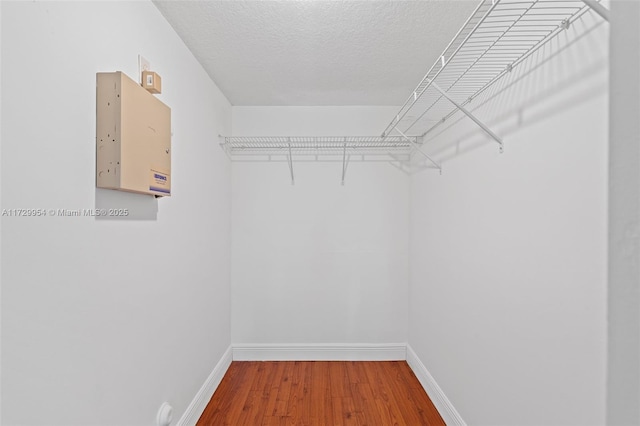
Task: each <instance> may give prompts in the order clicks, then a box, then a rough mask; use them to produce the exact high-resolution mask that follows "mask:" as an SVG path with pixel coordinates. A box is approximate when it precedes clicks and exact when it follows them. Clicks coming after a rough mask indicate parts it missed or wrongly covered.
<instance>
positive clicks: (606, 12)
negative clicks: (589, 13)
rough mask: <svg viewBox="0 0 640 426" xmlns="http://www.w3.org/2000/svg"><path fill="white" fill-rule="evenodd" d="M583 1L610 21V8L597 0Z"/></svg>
mask: <svg viewBox="0 0 640 426" xmlns="http://www.w3.org/2000/svg"><path fill="white" fill-rule="evenodd" d="M582 2H583V3H584V4H586V5H587V6H589V7H590V8H591V10H593V11H594V12H595V13H597V14H598V15H600V16H601V17H602V18H603V19H604V20H605V21H607V22H609V9H607V8H606V7H604V6H603V5H601V4H600V3H598V2H597V1H595V0H582Z"/></svg>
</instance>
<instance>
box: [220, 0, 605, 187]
mask: <svg viewBox="0 0 640 426" xmlns="http://www.w3.org/2000/svg"><path fill="white" fill-rule="evenodd" d="M603 3H607V0H603V1H602V2H600V1H599V0H569V1H564V0H482V2H481V3H480V4H479V5H478V7H477V8H476V9H475V11H474V12H473V14H472V15H471V17H469V19H468V20H467V21H466V22H465V24H464V25H463V26H462V28H461V29H460V30H459V31H458V33H457V34H456V35H455V37H454V38H453V40H451V42H450V43H449V45H448V46H447V47H446V48H445V50H444V52H443V53H442V55H441V56H440V59H439V60H438V61H436V63H435V64H434V65H433V66H432V67H431V68H430V69H429V71H428V72H427V74H426V75H425V76H424V78H423V79H422V80H421V81H420V83H419V84H418V86H417V87H416V88H415V90H414V91H413V92H412V93H411V95H410V96H409V98H408V99H407V101H406V102H405V103H404V105H403V106H402V107H401V108H400V111H399V112H398V113H397V114H396V115H395V116H394V118H393V120H391V123H389V125H388V126H387V127H386V129H385V130H384V132H383V133H382V135H381V136H379V137H377V136H362V137H344V136H325V137H313V136H303V137H301V136H298V137H293V136H291V137H289V136H283V137H261V136H256V137H242V136H228V137H223V142H222V143H221V145H222V147H223V149H224V151H225V152H226V153H227V155H228V156H229V158H230V159H231V160H232V161H264V160H267V161H286V162H287V163H288V164H289V169H290V172H291V181H292V183H293V182H294V170H293V158H294V157H295V158H296V161H341V162H342V182H343V183H344V177H345V173H346V169H347V165H348V163H349V161H354V160H355V161H389V160H392V161H395V160H400V161H410V160H411V156H412V155H413V154H414V153H419V154H420V155H422V156H423V157H425V158H426V161H427V163H430V165H431V166H433V168H435V169H438V170H440V173H442V165H441V164H440V163H438V162H437V161H435V160H434V159H433V158H431V157H430V156H429V155H428V154H427V153H425V151H424V150H423V149H422V147H423V144H424V142H425V141H426V140H428V136H427V135H428V134H429V133H430V132H432V131H433V130H434V129H436V128H437V127H438V126H439V125H441V124H442V123H444V122H445V121H447V120H448V119H449V118H450V117H451V116H453V115H454V114H456V113H457V112H458V111H460V112H462V113H464V114H465V115H467V116H468V117H469V118H470V119H471V120H473V121H474V122H475V123H476V124H477V125H478V126H479V127H480V128H482V129H483V130H484V131H485V132H486V133H487V134H488V135H489V136H490V137H491V138H493V139H494V140H495V141H496V142H497V143H498V144H499V146H500V151H501V152H502V148H503V143H502V139H501V138H500V137H499V136H498V135H496V134H495V133H493V132H492V131H491V130H490V129H489V128H488V127H487V126H486V125H485V124H484V123H482V122H481V121H480V120H479V119H478V118H477V117H475V116H474V115H473V114H472V113H471V112H470V111H469V110H467V108H465V106H466V105H467V104H469V103H470V102H472V101H473V99H474V98H476V97H477V96H479V95H480V94H482V93H483V92H484V91H485V90H487V89H488V88H489V87H491V86H492V85H493V84H494V83H495V82H496V81H498V80H499V79H500V78H502V77H503V76H505V75H506V74H508V73H510V72H511V71H512V70H513V69H514V68H515V67H517V66H518V65H519V64H521V63H523V62H524V61H525V60H526V59H527V58H528V57H529V56H531V55H532V54H533V53H535V52H536V51H537V50H538V49H540V48H541V47H542V46H544V45H545V44H546V43H548V42H549V41H550V40H552V39H553V38H554V37H556V36H558V34H560V33H562V32H563V31H565V30H568V29H570V27H571V25H572V23H573V22H575V21H576V20H577V19H579V18H580V17H581V16H582V15H584V14H585V13H596V14H598V15H600V16H601V17H602V18H603V19H604V20H606V21H608V20H609V11H608V9H607V8H606V7H605V6H603ZM393 133H396V134H393ZM408 135H410V136H408Z"/></svg>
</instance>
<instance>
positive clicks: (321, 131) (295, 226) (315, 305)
mask: <svg viewBox="0 0 640 426" xmlns="http://www.w3.org/2000/svg"><path fill="white" fill-rule="evenodd" d="M396 110H397V108H395V107H315V108H313V107H234V108H233V134H234V135H236V136H256V135H262V136H281V135H293V136H296V135H297V136H303V135H306V136H316V135H325V136H327V135H344V136H356V135H361V136H368V135H378V134H380V133H381V131H382V130H383V128H384V127H385V126H386V124H387V122H388V120H389V119H390V117H392V116H393V114H394V112H395V111H396ZM293 166H294V170H295V178H296V184H295V186H292V185H291V182H290V178H289V168H288V165H287V164H286V163H282V162H272V163H264V162H263V163H246V162H234V163H233V166H232V189H233V191H232V192H233V196H232V199H233V201H232V206H233V213H232V235H233V240H232V241H233V243H232V339H233V342H234V344H236V343H237V344H266V343H272V344H307V343H316V344H329V345H330V344H356V343H359V344H384V343H399V342H406V339H407V300H408V299H407V298H408V295H407V285H408V203H409V199H408V195H409V191H408V190H409V185H408V176H407V175H405V174H403V173H402V172H401V171H399V170H398V169H396V168H395V167H393V166H392V165H390V164H388V163H357V162H352V163H351V164H350V165H349V166H348V170H347V174H346V183H345V186H341V185H340V178H341V168H342V164H341V163H316V162H308V163H302V162H294V165H293Z"/></svg>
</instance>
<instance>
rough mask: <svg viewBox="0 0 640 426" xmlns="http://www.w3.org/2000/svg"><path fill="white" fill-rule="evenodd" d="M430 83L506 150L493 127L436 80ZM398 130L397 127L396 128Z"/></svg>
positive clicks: (501, 150)
mask: <svg viewBox="0 0 640 426" xmlns="http://www.w3.org/2000/svg"><path fill="white" fill-rule="evenodd" d="M429 83H430V84H431V87H433V88H434V89H436V90H437V91H438V92H440V94H441V95H442V96H444V97H445V98H446V99H447V100H448V101H449V102H451V103H452V104H454V105H455V106H456V108H458V109H459V110H460V111H462V112H463V113H464V114H465V115H466V116H467V117H469V118H470V119H472V120H473V122H474V123H476V124H477V125H478V126H480V128H481V129H482V130H484V131H485V133H486V134H488V135H489V136H491V138H492V139H494V140H495V141H496V142H498V145H500V152H503V151H504V145H503V143H502V139H501V138H500V137H499V136H498V135H496V134H495V133H493V132H492V131H491V129H489V128H488V127H487V126H485V124H484V123H483V122H482V121H480V120H478V119H477V118H476V116H475V115H473V114H471V112H469V110H467V109H466V108H465V107H463V106H462V105H460V104H459V103H457V102H456V101H454V100H453V99H451V97H450V96H449V95H448V94H447V92H445V91H444V90H442V89H441V88H440V86H438V85H437V84H436V83H435V81H433V80H429ZM396 130H397V129H396Z"/></svg>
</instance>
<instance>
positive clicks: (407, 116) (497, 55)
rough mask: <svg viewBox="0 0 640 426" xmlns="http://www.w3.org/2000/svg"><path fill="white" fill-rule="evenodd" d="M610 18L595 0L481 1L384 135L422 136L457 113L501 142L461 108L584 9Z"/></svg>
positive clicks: (421, 138) (578, 15) (567, 26)
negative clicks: (472, 121)
mask: <svg viewBox="0 0 640 426" xmlns="http://www.w3.org/2000/svg"><path fill="white" fill-rule="evenodd" d="M588 12H591V13H597V14H599V15H600V16H602V17H603V18H604V19H605V20H608V10H607V9H606V8H605V7H604V6H602V4H601V3H599V2H597V1H595V0H582V1H562V0H528V1H523V0H483V1H482V2H481V3H480V5H479V6H478V7H477V8H476V10H475V11H474V13H473V14H472V15H471V17H470V18H469V19H468V20H467V22H466V23H465V24H464V25H463V26H462V28H461V29H460V31H458V33H457V34H456V36H455V37H454V38H453V40H452V41H451V42H450V43H449V45H448V46H447V47H446V48H445V50H444V52H443V53H442V55H441V56H440V58H439V60H438V61H436V63H435V64H434V65H433V66H432V67H431V68H430V69H429V71H428V72H427V74H426V75H425V76H424V78H423V79H422V80H421V81H420V83H419V84H418V86H417V87H416V88H415V90H414V91H413V92H412V93H411V95H410V96H409V98H408V99H407V101H406V102H405V103H404V105H403V106H402V107H401V108H400V111H399V112H398V113H397V114H396V116H395V117H394V118H393V120H392V121H391V123H390V124H389V125H388V126H387V127H386V129H385V131H384V132H383V133H382V137H383V138H384V137H389V136H390V135H391V134H392V133H393V132H394V131H395V132H397V133H399V134H411V135H418V137H419V138H420V140H421V141H422V140H424V138H425V137H426V136H427V135H428V134H429V133H430V132H432V131H433V130H434V129H436V128H437V127H438V126H439V125H441V124H442V123H444V122H445V121H446V120H448V119H449V118H450V117H451V116H453V115H454V114H456V113H457V112H458V111H461V112H463V113H464V114H466V115H467V116H469V118H471V119H472V120H474V121H475V122H476V124H478V125H479V126H480V127H481V128H482V129H483V130H484V131H485V132H486V133H488V134H489V136H491V137H492V138H493V139H494V140H495V141H496V142H497V143H498V144H499V145H500V150H501V151H502V140H501V139H500V137H498V136H497V135H496V134H494V133H493V132H492V131H491V130H490V129H489V128H487V127H486V126H485V125H484V124H483V123H482V122H480V121H479V120H478V119H477V118H476V117H474V116H473V115H472V114H471V113H470V112H469V111H468V110H467V109H466V108H465V106H466V105H467V104H469V103H470V102H471V101H473V99H474V98H476V97H477V96H478V95H480V94H481V93H483V92H484V91H485V90H486V89H488V88H489V87H490V86H491V85H493V84H494V83H495V82H496V81H498V80H499V79H500V78H501V77H503V76H505V75H506V74H508V73H509V72H511V71H512V70H513V68H514V67H516V66H518V65H519V64H520V63H522V62H523V61H524V60H525V59H527V58H528V57H529V56H530V55H532V54H533V53H534V52H536V51H537V50H538V49H539V48H540V47H542V46H543V45H544V44H545V43H547V42H548V41H550V40H551V39H552V38H554V37H556V36H557V35H558V34H560V33H561V32H562V31H565V30H567V29H569V28H570V26H571V24H572V22H574V21H575V20H577V19H579V18H580V17H581V16H582V15H583V14H585V13H588Z"/></svg>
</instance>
